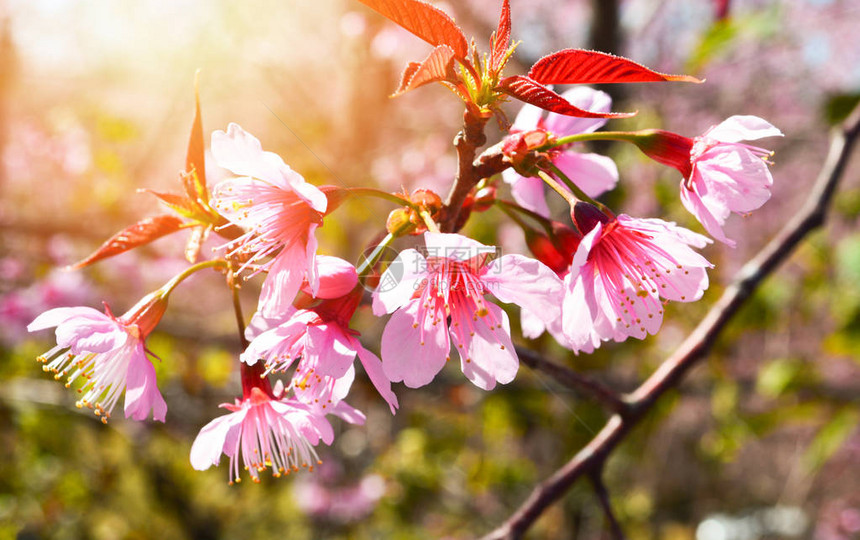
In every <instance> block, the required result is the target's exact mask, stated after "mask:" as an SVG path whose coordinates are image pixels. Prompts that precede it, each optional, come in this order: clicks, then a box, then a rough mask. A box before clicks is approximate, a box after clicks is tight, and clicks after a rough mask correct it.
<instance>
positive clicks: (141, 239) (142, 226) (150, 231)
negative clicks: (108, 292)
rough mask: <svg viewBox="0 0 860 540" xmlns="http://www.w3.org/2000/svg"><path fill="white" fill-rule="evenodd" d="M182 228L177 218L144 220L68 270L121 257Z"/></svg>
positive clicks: (162, 217)
mask: <svg viewBox="0 0 860 540" xmlns="http://www.w3.org/2000/svg"><path fill="white" fill-rule="evenodd" d="M181 227H182V220H181V219H179V218H178V217H176V216H171V215H162V216H155V217H150V218H146V219H143V220H141V221H138V222H137V223H135V224H134V225H131V226H130V227H126V228H125V229H123V230H121V231H120V232H118V233H116V234H115V235H113V236H111V237H110V238H108V239H107V241H105V243H104V244H102V245H101V247H99V248H98V249H97V250H95V251H94V252H93V253H92V254H90V256H89V257H87V258H86V259H84V260H82V261H78V262H76V263H75V264H73V265H70V266H68V267H67V269H69V270H77V269H78V268H83V267H84V266H89V265H90V264H92V263H94V262H96V261H100V260H102V259H107V258H108V257H113V256H114V255H119V254H120V253H123V252H126V251H128V250H130V249H132V248H136V247H138V246H142V245H144V244H148V243H150V242H152V241H153V240H156V239H158V238H161V237H162V236H164V235H166V234H170V233H172V232H176V231H178V230H179V229H180V228H181Z"/></svg>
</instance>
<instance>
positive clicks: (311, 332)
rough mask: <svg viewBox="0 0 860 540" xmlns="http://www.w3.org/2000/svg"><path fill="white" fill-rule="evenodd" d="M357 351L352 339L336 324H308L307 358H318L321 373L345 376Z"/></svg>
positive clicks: (330, 375)
mask: <svg viewBox="0 0 860 540" xmlns="http://www.w3.org/2000/svg"><path fill="white" fill-rule="evenodd" d="M355 353H356V351H355V349H354V348H353V347H352V340H351V339H350V338H349V337H348V336H346V335H344V333H343V331H342V330H341V329H340V328H339V327H338V326H337V325H336V324H320V325H311V326H308V328H307V340H306V342H305V360H313V359H316V360H317V362H318V363H317V365H316V370H317V372H318V374H319V375H323V376H329V377H335V378H338V377H343V375H344V373H346V371H347V370H348V369H349V368H350V367H352V361H353V360H354V359H355Z"/></svg>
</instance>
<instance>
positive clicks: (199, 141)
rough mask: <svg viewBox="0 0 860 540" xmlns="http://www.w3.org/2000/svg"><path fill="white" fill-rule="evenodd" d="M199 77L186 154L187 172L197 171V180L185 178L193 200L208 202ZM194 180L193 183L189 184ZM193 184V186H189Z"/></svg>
mask: <svg viewBox="0 0 860 540" xmlns="http://www.w3.org/2000/svg"><path fill="white" fill-rule="evenodd" d="M199 76H200V72H199V71H198V72H197V73H196V74H195V76H194V103H195V109H194V123H193V124H191V137H190V138H189V139H188V152H187V153H186V154H185V172H186V174H188V175H191V171H195V172H196V174H197V177H196V178H191V179H186V178H183V182H182V183H183V184H184V185H185V191H186V192H187V193H188V197H189V198H190V199H191V200H196V199H198V198H201V199H203V200H204V201H205V200H206V197H207V193H206V166H205V164H204V161H203V155H204V152H205V149H206V145H205V142H204V141H203V121H202V120H201V118H200V92H199V83H198V82H199ZM189 180H193V182H189ZM189 183H191V184H192V185H189Z"/></svg>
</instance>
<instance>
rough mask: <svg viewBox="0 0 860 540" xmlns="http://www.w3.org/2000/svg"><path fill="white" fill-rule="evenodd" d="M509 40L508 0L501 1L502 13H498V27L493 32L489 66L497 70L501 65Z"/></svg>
mask: <svg viewBox="0 0 860 540" xmlns="http://www.w3.org/2000/svg"><path fill="white" fill-rule="evenodd" d="M510 42H511V4H510V2H509V1H508V0H504V1H503V2H502V13H501V14H500V15H499V27H498V28H497V29H496V32H495V33H494V34H493V43H492V46H493V54H492V56H491V57H490V67H491V69H493V70H497V69H499V68H500V67H502V62H503V61H504V59H505V55H506V54H507V52H508V44H510Z"/></svg>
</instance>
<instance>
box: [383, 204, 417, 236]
mask: <svg viewBox="0 0 860 540" xmlns="http://www.w3.org/2000/svg"><path fill="white" fill-rule="evenodd" d="M411 213H412V211H411V210H409V209H408V208H397V209H396V210H392V211H391V213H390V214H388V221H386V222H385V229H386V230H387V231H388V232H390V233H391V234H393V235H394V236H399V235H401V234H404V233H406V231H408V230H409V229H410V228H413V227H414V226H415V225H413V224H412V223H411V222H410V219H409V218H410V214H411Z"/></svg>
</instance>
